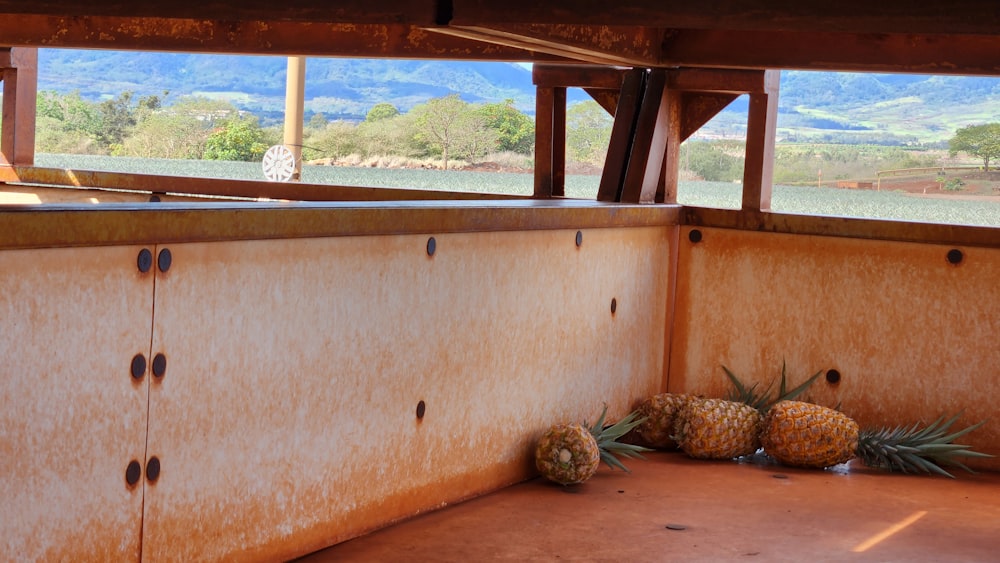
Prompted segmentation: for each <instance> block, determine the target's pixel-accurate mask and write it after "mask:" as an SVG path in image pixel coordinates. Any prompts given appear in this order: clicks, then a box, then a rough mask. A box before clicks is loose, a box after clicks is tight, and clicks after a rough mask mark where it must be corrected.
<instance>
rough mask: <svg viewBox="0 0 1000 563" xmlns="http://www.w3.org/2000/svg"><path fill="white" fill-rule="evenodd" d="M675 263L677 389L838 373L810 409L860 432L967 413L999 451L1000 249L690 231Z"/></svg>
mask: <svg viewBox="0 0 1000 563" xmlns="http://www.w3.org/2000/svg"><path fill="white" fill-rule="evenodd" d="M696 230H697V231H698V232H699V233H700V235H701V237H700V239H699V238H698V237H697V236H695V237H692V236H691V235H692V233H694V232H695V231H696ZM693 240H699V242H692V241H693ZM952 251H960V252H961V255H960V256H959V255H958V254H957V253H956V252H952ZM959 257H960V258H961V260H960V261H959V262H958V263H952V262H954V261H955V259H956V258H959ZM678 259H679V266H678V270H677V271H678V278H677V302H676V310H675V315H676V316H675V325H674V329H673V330H674V338H673V342H672V348H671V349H672V352H671V360H670V375H669V388H670V389H671V390H674V391H688V392H695V393H705V394H708V395H716V396H721V395H723V394H725V391H726V390H727V379H726V377H725V375H724V373H723V371H722V368H721V367H720V366H721V365H723V364H725V365H726V366H728V367H729V368H731V369H733V370H734V371H735V372H736V373H737V374H740V375H742V376H744V377H746V378H747V379H748V380H750V381H761V382H764V383H765V384H766V383H767V382H768V381H769V380H771V379H773V378H774V377H776V376H777V375H778V374H779V372H780V368H781V363H782V361H783V360H785V361H787V362H788V368H789V373H790V374H792V375H793V376H794V377H795V382H799V381H802V380H803V379H804V378H805V377H806V376H808V375H811V374H812V373H815V372H816V371H817V370H819V369H824V370H829V369H835V370H837V371H839V372H840V374H841V377H840V383H838V384H829V383H827V382H826V381H825V380H822V379H821V380H820V381H819V382H818V383H816V384H815V385H814V386H813V387H812V388H811V389H810V390H809V392H808V393H807V394H806V395H807V397H808V398H809V399H812V400H814V401H816V402H819V403H821V404H825V405H827V406H835V405H837V404H838V403H840V404H841V409H842V410H843V412H845V413H846V414H848V415H849V416H852V417H854V418H856V419H857V420H858V422H859V423H861V424H862V425H878V426H881V425H889V424H911V423H915V422H918V421H923V422H925V423H929V422H932V421H933V420H934V419H936V418H937V417H938V416H941V415H944V414H955V413H958V412H959V411H963V410H964V415H963V418H962V420H963V422H965V423H969V424H971V423H974V422H978V421H980V420H984V419H991V421H990V422H989V423H987V425H986V426H984V427H982V428H980V429H979V430H976V431H975V432H973V433H972V434H970V435H969V436H968V443H970V444H972V445H973V446H974V447H975V449H977V450H980V451H985V452H989V453H993V454H1000V422H998V421H996V420H992V419H994V418H995V415H996V404H997V402H998V401H1000V379H998V378H997V366H1000V346H998V345H997V342H996V338H995V337H996V335H997V334H1000V290H998V288H997V279H1000V249H998V248H977V247H961V248H955V247H951V246H947V245H933V244H912V243H903V242H885V241H877V240H863V239H849V238H834V237H819V236H806V235H798V236H790V235H783V234H772V233H757V232H746V231H734V230H726V229H712V228H697V229H695V228H692V227H682V228H681V236H680V247H679V250H678ZM975 465H976V466H980V467H990V468H994V469H996V468H1000V462H998V461H997V459H993V460H987V461H977V462H976V463H975Z"/></svg>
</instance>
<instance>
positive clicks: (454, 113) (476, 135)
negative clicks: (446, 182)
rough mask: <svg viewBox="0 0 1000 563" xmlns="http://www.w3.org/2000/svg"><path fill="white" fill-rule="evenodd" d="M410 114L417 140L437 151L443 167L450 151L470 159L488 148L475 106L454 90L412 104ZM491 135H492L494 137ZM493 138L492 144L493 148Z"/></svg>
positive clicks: (445, 165) (484, 124) (483, 124)
mask: <svg viewBox="0 0 1000 563" xmlns="http://www.w3.org/2000/svg"><path fill="white" fill-rule="evenodd" d="M410 113H411V114H412V115H413V119H414V126H415V131H416V136H417V138H418V139H419V140H421V141H423V142H425V143H427V145H428V146H429V147H430V148H431V149H433V150H435V151H440V152H441V159H442V160H443V161H444V169H445V170H447V169H448V160H449V158H450V155H451V154H460V155H462V156H465V157H467V158H471V159H472V160H474V159H475V158H476V157H477V156H481V155H482V154H485V152H483V151H488V150H490V148H491V147H489V145H490V142H489V141H488V140H487V139H486V138H485V134H484V132H483V130H484V129H488V128H487V126H486V121H485V120H484V119H483V117H482V115H480V114H479V113H478V112H477V111H476V109H475V108H473V107H471V106H470V105H469V104H468V103H466V102H463V101H462V100H461V98H459V97H458V94H452V95H450V96H445V97H443V98H434V99H432V100H430V101H429V102H427V103H426V104H421V105H418V106H415V107H414V108H413V109H412V110H410ZM494 139H495V137H494ZM495 146H496V145H495V140H494V141H493V148H495Z"/></svg>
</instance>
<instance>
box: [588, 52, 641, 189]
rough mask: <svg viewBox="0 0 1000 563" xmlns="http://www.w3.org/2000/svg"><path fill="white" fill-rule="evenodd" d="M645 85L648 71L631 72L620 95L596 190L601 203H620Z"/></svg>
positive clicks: (638, 69) (637, 69)
mask: <svg viewBox="0 0 1000 563" xmlns="http://www.w3.org/2000/svg"><path fill="white" fill-rule="evenodd" d="M645 84H646V70H645V69H641V68H636V69H632V70H631V71H629V72H628V73H627V74H626V75H625V81H624V82H623V83H622V88H621V95H620V96H619V98H618V108H617V109H616V110H615V122H614V125H612V127H611V140H610V141H609V142H608V154H607V157H605V160H604V170H603V171H602V173H601V183H600V186H599V187H598V189H597V199H598V201H620V200H621V190H622V184H623V182H624V181H625V172H626V170H627V169H628V157H629V153H630V152H631V148H632V139H633V136H634V133H635V124H636V117H637V116H638V114H639V107H640V104H641V103H642V91H643V88H645Z"/></svg>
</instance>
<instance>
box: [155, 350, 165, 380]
mask: <svg viewBox="0 0 1000 563" xmlns="http://www.w3.org/2000/svg"><path fill="white" fill-rule="evenodd" d="M165 373H167V357H166V356H164V355H163V354H157V355H155V356H153V377H163V374H165Z"/></svg>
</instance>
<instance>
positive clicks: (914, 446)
mask: <svg viewBox="0 0 1000 563" xmlns="http://www.w3.org/2000/svg"><path fill="white" fill-rule="evenodd" d="M961 414H962V413H958V414H956V415H955V416H953V417H951V418H948V419H945V417H944V416H942V417H941V418H938V419H937V420H936V421H934V422H933V423H931V424H929V425H927V426H926V427H923V428H921V427H920V425H919V424H914V425H912V426H897V427H895V428H881V429H877V430H874V429H866V430H863V431H862V432H861V434H860V436H859V437H858V451H857V454H858V457H860V458H861V460H862V461H864V462H865V464H866V465H869V466H872V467H879V468H882V469H887V470H889V471H901V472H903V473H917V472H923V473H935V474H938V475H941V476H944V477H951V478H952V479H954V478H955V476H954V475H952V474H951V473H949V472H948V471H945V470H944V469H942V468H941V465H947V466H952V467H958V468H960V469H964V470H965V471H968V472H969V473H975V472H974V471H973V470H972V469H970V468H969V467H968V466H966V465H965V464H964V463H962V462H960V461H958V460H957V459H956V458H958V457H979V458H983V457H993V456H992V455H990V454H985V453H982V452H977V451H973V450H971V449H969V446H967V445H964V444H955V443H953V442H954V441H955V440H956V439H958V438H961V437H962V436H964V435H966V434H968V433H969V432H972V431H973V430H975V429H977V428H979V427H980V426H982V425H983V424H985V423H986V421H985V420H983V421H980V422H979V423H977V424H973V425H972V426H969V427H967V428H964V429H962V430H959V431H957V432H952V433H951V434H949V433H948V431H949V429H950V428H951V426H952V425H953V424H954V423H955V422H956V421H958V419H959V417H960V416H961Z"/></svg>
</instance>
